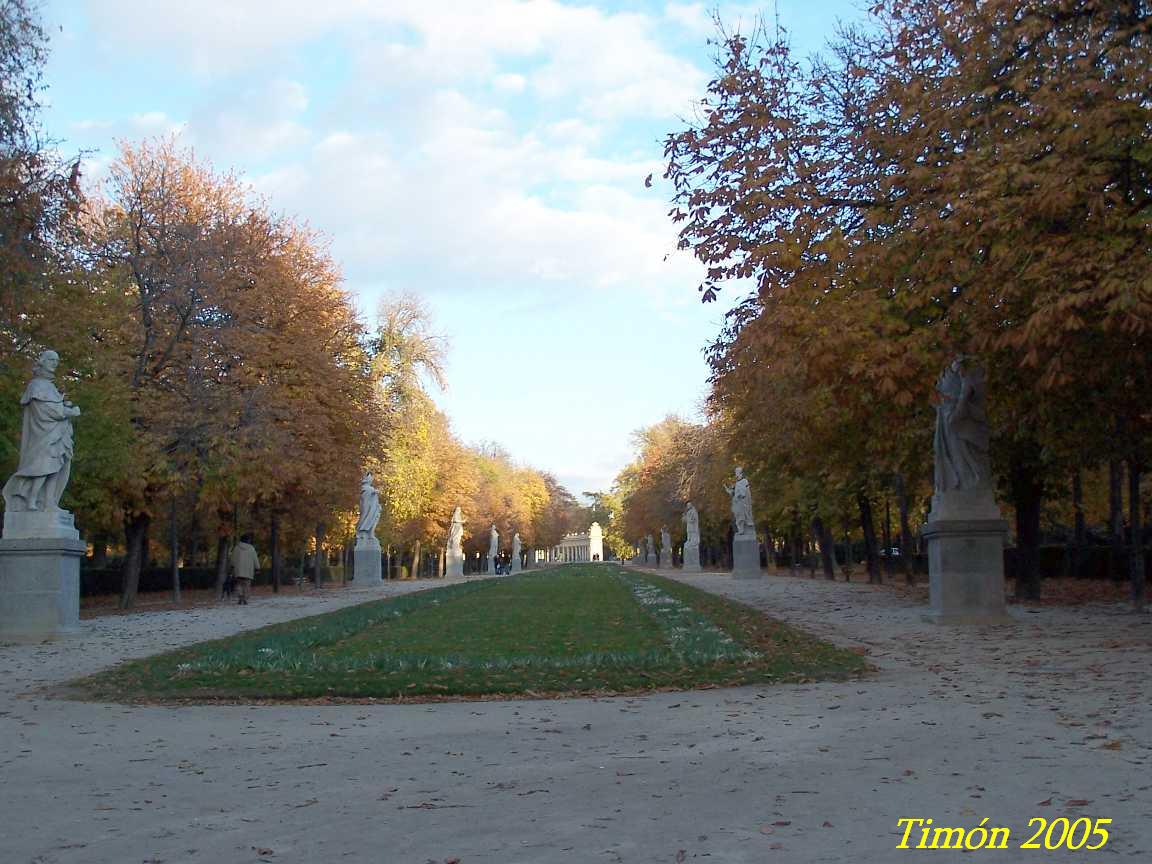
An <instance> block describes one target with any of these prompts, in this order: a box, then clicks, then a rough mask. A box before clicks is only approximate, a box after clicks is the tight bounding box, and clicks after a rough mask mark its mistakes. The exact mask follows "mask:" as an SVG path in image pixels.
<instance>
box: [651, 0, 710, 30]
mask: <svg viewBox="0 0 1152 864" xmlns="http://www.w3.org/2000/svg"><path fill="white" fill-rule="evenodd" d="M664 14H665V16H667V17H668V19H669V20H670V21H674V22H675V23H676V24H678V25H679V26H681V27H683V28H684V29H685V30H687V31H688V32H690V33H692V34H693V35H695V36H710V35H712V34H713V33H714V32H715V29H716V28H715V25H714V23H713V21H712V15H711V13H710V12H708V11H707V10H706V9H705V8H704V4H703V3H669V4H668V5H667V6H665V7H664Z"/></svg>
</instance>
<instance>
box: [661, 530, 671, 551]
mask: <svg viewBox="0 0 1152 864" xmlns="http://www.w3.org/2000/svg"><path fill="white" fill-rule="evenodd" d="M671 548H672V535H671V534H670V533H668V528H667V527H662V528H661V529H660V551H661V552H663V551H664V550H666V549H671Z"/></svg>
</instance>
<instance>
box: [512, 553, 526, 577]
mask: <svg viewBox="0 0 1152 864" xmlns="http://www.w3.org/2000/svg"><path fill="white" fill-rule="evenodd" d="M523 572H524V568H523V567H521V566H520V556H519V555H513V556H512V561H511V563H510V564H509V565H508V573H509V574H510V575H514V574H516V573H523Z"/></svg>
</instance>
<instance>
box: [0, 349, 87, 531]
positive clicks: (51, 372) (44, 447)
mask: <svg viewBox="0 0 1152 864" xmlns="http://www.w3.org/2000/svg"><path fill="white" fill-rule="evenodd" d="M59 364H60V356H59V355H58V354H57V353H56V352H55V351H45V352H44V353H42V354H41V355H40V357H39V359H38V360H37V361H36V364H35V365H34V366H33V367H32V380H31V381H29V382H28V386H27V387H26V388H24V395H22V396H21V397H20V405H21V406H23V415H24V416H23V426H22V428H21V433H20V464H19V465H18V466H17V467H16V473H14V474H13V475H12V476H11V477H10V478H9V479H8V482H7V483H6V484H4V506H5V508H6V509H7V511H8V512H10V513H15V512H18V511H21V510H39V511H54V510H58V509H60V496H61V495H63V494H64V487H65V486H67V485H68V474H69V472H70V471H71V470H72V418H73V417H79V416H80V409H79V408H77V407H76V406H75V405H73V404H72V403H71V402H68V401H66V400H65V399H64V397H63V396H62V395H61V394H60V391H59V390H57V389H56V384H55V383H54V380H53V379H54V378H55V375H56V367H57V366H58V365H59Z"/></svg>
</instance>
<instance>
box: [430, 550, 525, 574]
mask: <svg viewBox="0 0 1152 864" xmlns="http://www.w3.org/2000/svg"><path fill="white" fill-rule="evenodd" d="M446 555H447V552H446V551H445V550H444V548H443V547H441V549H440V552H439V554H438V555H437V556H436V578H437V579H441V578H443V577H444V567H445V560H444V559H445V556H446ZM521 557H523V556H521Z"/></svg>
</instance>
